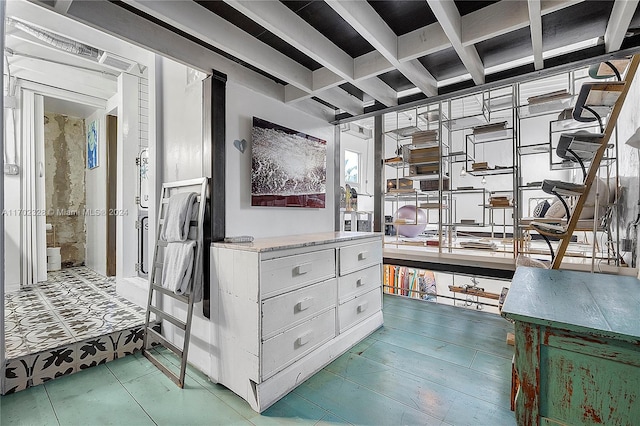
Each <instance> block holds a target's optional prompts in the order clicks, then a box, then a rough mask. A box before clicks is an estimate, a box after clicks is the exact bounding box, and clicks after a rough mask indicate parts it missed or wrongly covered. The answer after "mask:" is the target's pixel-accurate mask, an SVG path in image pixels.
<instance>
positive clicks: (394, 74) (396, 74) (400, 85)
mask: <svg viewBox="0 0 640 426" xmlns="http://www.w3.org/2000/svg"><path fill="white" fill-rule="evenodd" d="M378 78H379V79H380V80H382V81H384V82H385V83H387V85H388V86H389V87H391V88H392V89H393V90H395V91H396V92H400V91H401V90H407V89H412V88H414V87H416V85H415V84H413V83H412V82H411V81H409V79H408V78H407V77H405V76H404V75H403V74H402V73H401V72H400V71H398V70H392V71H388V72H385V73H384V74H380V75H379V76H378Z"/></svg>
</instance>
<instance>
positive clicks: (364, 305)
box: [358, 302, 369, 313]
mask: <svg viewBox="0 0 640 426" xmlns="http://www.w3.org/2000/svg"><path fill="white" fill-rule="evenodd" d="M367 306H369V302H362V303H361V304H359V305H358V313H361V312H364V311H366V310H367Z"/></svg>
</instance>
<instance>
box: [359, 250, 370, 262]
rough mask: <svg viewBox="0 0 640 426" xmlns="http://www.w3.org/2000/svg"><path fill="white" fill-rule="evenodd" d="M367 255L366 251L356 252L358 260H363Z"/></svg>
mask: <svg viewBox="0 0 640 426" xmlns="http://www.w3.org/2000/svg"><path fill="white" fill-rule="evenodd" d="M367 257H369V252H368V251H361V252H360V253H358V260H365V259H366V258H367Z"/></svg>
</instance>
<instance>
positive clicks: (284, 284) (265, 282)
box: [260, 249, 336, 299]
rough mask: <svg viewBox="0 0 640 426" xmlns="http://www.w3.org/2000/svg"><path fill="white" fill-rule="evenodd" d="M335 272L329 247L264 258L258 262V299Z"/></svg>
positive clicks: (332, 254)
mask: <svg viewBox="0 0 640 426" xmlns="http://www.w3.org/2000/svg"><path fill="white" fill-rule="evenodd" d="M335 276H336V255H335V251H334V250H333V249H329V250H320V251H314V252H311V253H305V254H298V255H294V256H286V257H280V258H277V259H271V260H265V261H262V262H261V263H260V291H261V295H262V299H265V298H267V297H270V296H275V295H277V294H281V293H284V292H287V291H291V290H294V289H296V288H300V287H303V286H305V285H309V284H313V283H317V282H320V281H324V280H328V279H330V278H334V277H335Z"/></svg>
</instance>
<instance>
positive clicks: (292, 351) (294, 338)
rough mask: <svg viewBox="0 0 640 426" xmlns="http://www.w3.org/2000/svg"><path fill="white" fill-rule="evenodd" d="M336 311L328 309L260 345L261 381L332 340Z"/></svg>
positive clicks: (334, 330)
mask: <svg viewBox="0 0 640 426" xmlns="http://www.w3.org/2000/svg"><path fill="white" fill-rule="evenodd" d="M335 335H336V311H335V309H330V310H328V311H326V312H325V313H323V314H320V315H319V316H317V317H315V318H312V319H310V320H309V321H306V322H303V323H302V324H299V325H297V326H295V327H293V328H291V329H289V330H287V331H286V332H284V333H281V334H278V335H276V336H274V337H272V338H271V339H269V340H266V341H264V342H263V343H262V380H266V379H268V378H269V377H271V376H273V375H274V374H276V373H277V372H278V371H280V370H282V369H283V368H285V367H286V366H287V365H289V364H290V363H291V362H293V361H295V360H297V359H299V358H300V357H302V356H304V355H306V354H307V353H309V352H311V351H312V350H313V349H314V348H316V347H318V346H320V345H321V344H323V343H325V342H328V341H329V340H331V339H333V338H334V337H335Z"/></svg>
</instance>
